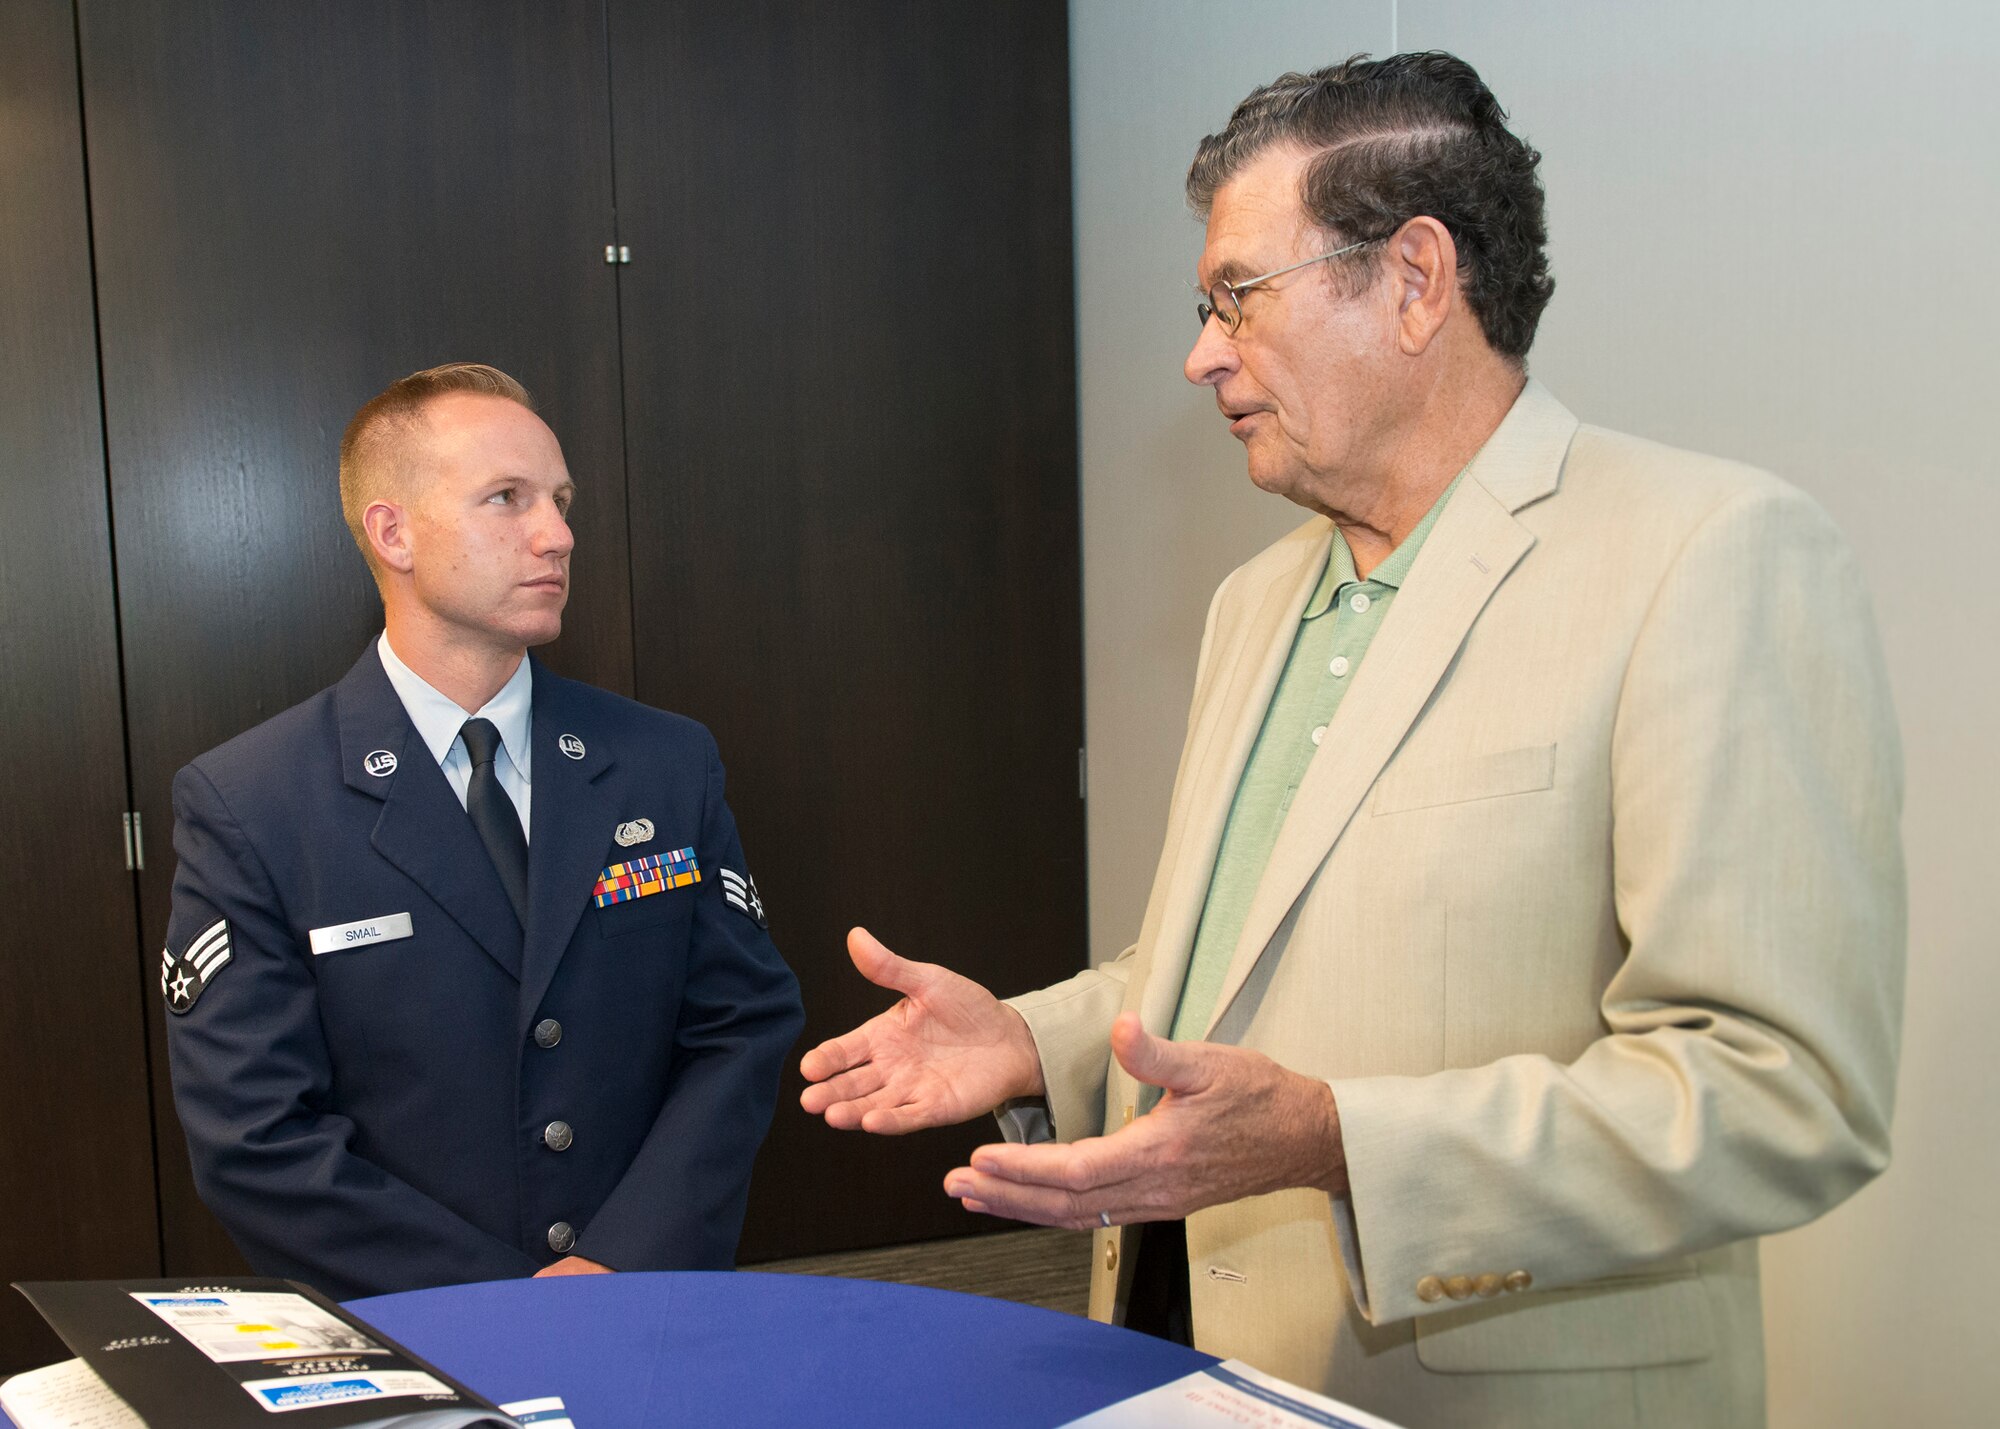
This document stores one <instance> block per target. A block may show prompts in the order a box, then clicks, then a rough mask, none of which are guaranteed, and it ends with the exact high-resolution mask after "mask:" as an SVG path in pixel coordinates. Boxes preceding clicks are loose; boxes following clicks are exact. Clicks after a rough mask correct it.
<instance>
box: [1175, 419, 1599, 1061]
mask: <svg viewBox="0 0 2000 1429" xmlns="http://www.w3.org/2000/svg"><path fill="white" fill-rule="evenodd" d="M1576 427H1577V422H1576V418H1575V417H1573V416H1571V415H1570V413H1569V412H1568V410H1567V409H1565V408H1564V407H1563V406H1562V404H1561V403H1559V402H1557V401H1556V400H1555V399H1554V398H1553V397H1551V396H1550V395H1549V394H1548V392H1547V390H1546V389H1544V388H1543V387H1542V386H1541V385H1540V384H1539V383H1536V382H1532V381H1531V382H1529V383H1528V384H1527V386H1526V388H1525V389H1524V390H1523V391H1522V394H1521V396H1520V397H1519V398H1518V399H1517V400H1516V402H1515V404H1514V406H1513V408H1512V409H1511V410H1510V411H1509V412H1508V414H1507V417H1506V419H1505V420H1503V421H1502V422H1501V424H1500V426H1499V427H1498V428H1497V429H1496V430H1495V431H1494V433H1493V435H1492V436H1491V437H1490V438H1488V440H1487V443H1486V445H1485V446H1484V447H1482V448H1481V449H1480V452H1479V454H1478V455H1477V456H1476V457H1474V458H1473V460H1472V463H1471V465H1470V467H1469V468H1468V469H1467V472H1466V477H1467V479H1466V480H1465V481H1463V482H1461V483H1460V484H1459V489H1458V492H1457V494H1456V495H1455V496H1454V497H1453V499H1452V502H1451V504H1450V505H1449V506H1447V507H1446V508H1445V510H1444V511H1443V513H1442V514H1441V515H1440V516H1439V517H1438V521H1437V524H1436V525H1435V526H1434V527H1433V528H1432V529H1431V533H1430V535H1429V537H1428V538H1427V539H1426V540H1425V542H1424V546H1423V550H1422V551H1421V552H1420V553H1419V554H1418V556H1417V561H1416V564H1415V565H1414V566H1413V567H1412V568H1411V570H1410V574H1409V578H1408V580H1407V582H1406V584H1405V586H1404V588H1403V590H1402V591H1401V592H1399V593H1398V595H1397V597H1396V601H1395V604H1394V605H1393V606H1391V607H1390V610H1389V615H1388V617H1387V619H1385V620H1384V621H1383V622H1382V628H1381V629H1380V630H1378V631H1377V632H1376V634H1375V638H1374V640H1373V642H1372V643H1371V644H1370V647H1369V650H1368V656H1367V658H1366V660H1364V661H1363V663H1362V666H1361V670H1360V672H1359V673H1358V674H1357V675H1356V676H1355V678H1354V687H1353V689H1351V690H1350V691H1348V693H1347V696H1346V698H1345V699H1343V700H1342V701H1341V705H1340V710H1339V712H1338V713H1337V714H1336V715H1335V717H1334V720H1333V723H1332V724H1331V725H1330V726H1329V727H1328V729H1327V736H1326V740H1325V742H1324V743H1323V744H1322V745H1321V746H1320V750H1319V752H1318V753H1317V754H1316V755H1315V756H1314V757H1313V761H1312V763H1311V764H1310V765H1309V766H1308V767H1307V769H1306V774H1305V778H1304V780H1303V781H1302V782H1301V783H1300V785H1299V790H1298V793H1297V794H1296V795H1295V796H1294V797H1293V799H1292V806H1291V812H1290V813H1289V814H1288V815H1287V816H1286V819H1285V823H1284V826H1283V827H1282V828H1281V829H1280V830H1279V832H1278V841H1277V843H1276V845H1275V846H1274V847H1273V848H1272V850H1271V858H1270V861H1269V862H1268V863H1267V864H1266V865H1265V866H1264V874H1263V877H1262V878H1261V879H1260V880H1259V881H1258V884H1257V892H1256V895H1255V896H1254V897H1253V898H1252V900H1251V903H1250V912H1249V916H1248V917H1247V918H1246V919H1245V921H1244V925H1243V933H1242V936H1241V937H1240V938H1239V940H1238V942H1237V945H1236V951H1235V953H1234V955H1233V956H1232V957H1231V959H1230V964H1229V972H1228V975H1227V976H1226V977H1225V978H1224V980H1223V984H1222V991H1221V994H1220V996H1218V997H1217V999H1216V1004H1215V1011H1214V1013H1213V1014H1212V1015H1211V1016H1210V1018H1209V1024H1208V1031H1209V1032H1211V1033H1212V1032H1213V1031H1214V1028H1215V1025H1216V1023H1217V1022H1219V1021H1220V1020H1221V1019H1222V1017H1223V1015H1224V1014H1225V1013H1226V1012H1227V1011H1228V1010H1229V1004H1230V1002H1231V1001H1232V1000H1233V999H1234V998H1235V996H1236V994H1237V993H1238V992H1239V991H1241V989H1242V987H1243V984H1244V982H1245V981H1246V980H1247V979H1248V978H1249V976H1250V972H1251V970H1252V969H1253V968H1255V967H1256V965H1257V962H1258V960H1259V959H1260V958H1261V957H1262V956H1263V955H1264V952H1265V950H1266V949H1267V948H1268V946H1269V945H1270V941H1271V938H1272V935H1273V934H1274V933H1276V932H1277V930H1278V926H1279V924H1280V923H1282V922H1283V921H1284V919H1285V915H1286V914H1287V913H1288V912H1290V911H1291V908H1292V905H1293V904H1294V903H1295V902H1296V901H1297V900H1298V898H1299V895H1300V894H1301V893H1303V892H1304V890H1305V888H1306V885H1307V884H1308V883H1309V882H1311V880H1312V878H1313V875H1314V874H1315V873H1317V872H1318V871H1319V868H1320V866H1321V865H1322V864H1323V863H1324V862H1325V861H1326V858H1327V855H1328V853H1329V852H1331V850H1332V848H1333V845H1334V843H1335V842H1336V841H1337V840H1338V839H1339V838H1340V835H1341V833H1342V831H1343V830H1345V829H1346V827H1347V824H1348V821H1349V820H1350V819H1351V818H1352V817H1353V816H1354V811H1355V809H1356V808H1358V807H1359V806H1360V803H1361V800H1362V798H1363V797H1364V796H1365V795H1366V794H1367V792H1368V790H1369V789H1370V788H1372V787H1373V785H1374V783H1375V780H1376V778H1377V777H1378V776H1379V775H1380V774H1381V772H1382V769H1383V767H1384V766H1385V765H1386V764H1387V763H1388V762H1389V760H1390V758H1391V757H1392V756H1393V755H1394V754H1395V752H1396V750H1397V749H1398V747H1400V746H1401V744H1402V742H1403V737H1404V736H1405V735H1406V734H1408V733H1409V730H1410V727H1411V726H1412V725H1413V724H1414V723H1415V722H1416V719H1417V716H1418V715H1419V714H1420V713H1422V711H1423V708H1424V706H1425V704H1426V702H1428V701H1429V699H1430V698H1431V695H1432V694H1433V693H1434V692H1435V691H1436V689H1437V687H1438V683H1439V681H1440V680H1442V679H1443V678H1444V674H1445V671H1446V669H1447V668H1448V667H1449V666H1450V665H1451V662H1452V660H1453V658H1454V657H1455V656H1456V655H1457V653H1458V650H1459V647H1460V646H1461V645H1462V644H1464V642H1465V637H1466V634H1467V633H1468V632H1469V631H1470V630H1471V629H1472V625H1473V622H1474V621H1476V620H1477V619H1478V618H1479V613H1480V612H1481V611H1482V610H1484V609H1485V608H1486V603H1487V601H1488V600H1490V599H1491V598H1492V596H1493V592H1494V591H1496V590H1498V589H1499V588H1500V584H1501V582H1503V581H1504V580H1506V578H1507V576H1508V575H1509V573H1511V572H1512V571H1513V569H1514V567H1515V566H1516V565H1517V564H1519V562H1520V560H1521V558H1522V557H1523V556H1525V555H1526V554H1527V553H1528V550H1529V548H1530V547H1531V546H1533V545H1534V543H1535V538H1534V536H1533V534H1532V533H1530V532H1529V530H1528V528H1527V527H1526V526H1524V525H1522V524H1521V523H1520V522H1519V521H1517V520H1516V519H1515V518H1514V513H1515V512H1516V511H1518V510H1520V509H1521V508H1522V507H1523V506H1525V505H1527V504H1528V503H1530V502H1532V501H1536V500H1539V499H1541V498H1542V497H1544V496H1547V495H1549V494H1550V493H1551V492H1553V491H1554V490H1555V489H1556V486H1557V484H1558V481H1559V479H1560V476H1561V471H1562V461H1563V457H1564V455H1565V454H1566V453H1567V452H1568V450H1569V443H1570V439H1571V438H1572V437H1573V436H1574V435H1575V432H1576ZM1296 623H1297V612H1296V611H1295V612H1294V618H1293V622H1292V626H1288V627H1286V628H1285V629H1284V630H1283V631H1282V632H1281V634H1282V637H1283V641H1282V643H1283V644H1284V645H1285V647H1286V648H1287V649H1289V646H1290V641H1291V637H1292V635H1293V633H1294V628H1293V627H1295V626H1296ZM1280 666H1281V668H1282V657H1281V660H1280ZM1276 678H1277V677H1276V675H1275V674H1273V675H1272V677H1271V679H1270V680H1269V681H1268V682H1267V684H1266V687H1265V689H1264V691H1263V697H1262V699H1261V700H1260V701H1259V702H1258V703H1257V705H1256V706H1255V707H1254V709H1253V710H1251V711H1250V712H1249V713H1248V715H1247V717H1245V718H1244V719H1243V725H1244V729H1243V730H1239V731H1238V734H1239V738H1240V739H1241V740H1242V742H1243V744H1244V748H1245V757H1246V758H1247V751H1248V748H1249V741H1250V740H1251V739H1254V738H1255V735H1256V730H1257V727H1258V726H1259V725H1261V723H1262V721H1263V717H1264V712H1265V710H1266V709H1267V708H1268V707H1269V705H1270V691H1271V688H1274V687H1275V684H1276ZM1237 768H1238V770H1239V771H1240V769H1241V762H1240V761H1239V763H1238V765H1237ZM1233 788H1234V783H1233V781H1232V784H1231V789H1232V790H1233ZM1225 816H1226V804H1225ZM1217 836H1218V837H1219V836H1220V832H1219V830H1218V835H1217ZM1211 857H1212V855H1211ZM1202 888H1203V890H1204V891H1205V890H1206V881H1205V880H1204V881H1202ZM1174 993H1175V996H1178V993H1179V984H1178V983H1175V985H1174Z"/></svg>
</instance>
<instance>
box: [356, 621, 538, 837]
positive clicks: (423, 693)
mask: <svg viewBox="0 0 2000 1429" xmlns="http://www.w3.org/2000/svg"><path fill="white" fill-rule="evenodd" d="M375 648H376V649H377V650H379V651H380V652H381V654H382V669H383V670H384V671H385V672H386V673H387V674H388V676H389V683H390V684H391V685H393V686H394V687H395V690H396V697H397V698H398V699H400V700H402V702H403V708H404V709H405V710H407V711H408V712H409V716H410V723H411V724H413V725H415V726H416V727H417V737H418V738H419V739H421V740H423V742H424V744H425V746H426V747H427V748H429V750H430V752H431V757H432V758H433V759H435V760H437V762H438V768H440V769H442V770H444V777H445V778H446V779H447V780H449V781H450V783H451V787H452V792H453V793H455V794H457V795H458V802H459V804H460V805H461V806H463V805H464V803H465V791H466V789H467V788H468V787H469V786H470V785H471V783H472V759H471V756H470V755H468V754H467V753H466V752H465V741H464V740H462V739H460V738H459V737H458V732H459V731H460V730H461V729H463V728H464V727H465V722H466V721H467V720H468V719H490V720H492V721H493V727H494V728H495V729H497V730H499V731H500V754H499V757H498V758H496V759H495V760H494V761H493V764H494V770H493V772H494V773H496V774H498V775H499V776H500V787H501V788H502V789H505V790H506V791H507V797H508V798H509V799H512V800H513V801H514V812H515V813H517V814H519V815H520V816H521V835H522V837H523V838H525V837H527V834H528V800H529V797H530V795H531V794H532V793H533V792H534V790H533V784H532V781H531V776H530V774H529V769H530V764H531V755H530V752H529V749H528V724H529V718H530V716H531V715H532V713H533V711H534V672H533V671H532V670H531V668H530V666H529V661H528V658H527V656H525V655H524V656H522V657H521V665H520V668H519V669H517V670H515V671H514V673H513V674H512V675H511V676H510V677H509V678H508V680H507V683H506V684H504V685H502V686H501V687H500V693H499V694H497V695H495V696H494V697H493V698H492V699H490V700H488V701H487V702H486V703H485V704H484V705H483V706H481V707H480V709H479V710H478V712H477V713H476V714H470V715H468V714H467V713H466V712H465V711H464V710H463V709H461V708H459V705H458V702H457V701H455V700H453V699H452V698H451V697H450V696H449V695H446V694H443V693H441V692H440V691H439V690H438V689H437V688H436V687H435V686H433V685H431V684H430V682H429V681H427V680H425V679H424V677H423V676H422V675H419V674H418V673H417V672H416V671H415V670H412V669H411V668H410V667H409V666H408V665H405V664H404V663H403V662H402V660H401V659H400V658H399V657H398V656H397V654H396V652H395V651H394V650H392V649H390V648H389V632H388V631H386V630H385V631H383V632H382V638H381V639H380V640H378V641H376V642H375Z"/></svg>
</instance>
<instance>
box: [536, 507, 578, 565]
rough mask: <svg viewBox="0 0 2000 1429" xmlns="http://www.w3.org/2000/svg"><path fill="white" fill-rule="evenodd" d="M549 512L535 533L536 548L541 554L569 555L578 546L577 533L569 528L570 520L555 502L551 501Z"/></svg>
mask: <svg viewBox="0 0 2000 1429" xmlns="http://www.w3.org/2000/svg"><path fill="white" fill-rule="evenodd" d="M548 511H549V514H548V516H547V518H546V519H545V520H543V522H542V523H541V529H540V530H539V531H537V532H536V533H535V550H536V552H537V553H538V554H540V555H547V556H567V555H568V554H569V553H570V551H571V550H572V549H574V547H575V546H576V534H575V533H574V532H573V531H571V530H570V529H569V520H568V518H567V517H565V516H564V515H563V513H562V511H561V509H560V508H558V507H557V506H556V505H555V503H554V502H550V503H549V508H548Z"/></svg>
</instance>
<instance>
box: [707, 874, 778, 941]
mask: <svg viewBox="0 0 2000 1429" xmlns="http://www.w3.org/2000/svg"><path fill="white" fill-rule="evenodd" d="M716 871H717V872H718V873H720V874H721V875H722V896H723V897H724V898H726V899H728V900H729V906H730V907H731V908H734V909H735V910H736V911H737V912H739V913H741V914H742V915H743V916H744V917H746V918H748V919H749V920H750V921H751V922H753V923H755V924H756V925H757V926H758V927H760V928H768V927H770V926H771V924H770V922H769V921H768V920H767V919H766V918H765V917H764V900H763V899H761V898H759V897H758V896H757V880H756V879H754V878H751V877H749V876H747V875H745V874H741V873H738V872H737V871H736V870H735V869H733V868H720V867H718V868H717V870H716Z"/></svg>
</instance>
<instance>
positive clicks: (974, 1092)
mask: <svg viewBox="0 0 2000 1429" xmlns="http://www.w3.org/2000/svg"><path fill="white" fill-rule="evenodd" d="M847 953H848V956H849V957H851V958H853V959H854V966H855V967H857V968H859V969H860V970H861V975H862V976H863V977H865V978H867V979H868V981H870V982H872V983H874V984H875V985H876V986H878V987H886V988H888V989H889V990H890V991H891V992H900V993H901V994H903V997H902V1001H900V1002H898V1003H897V1004H896V1005H895V1006H894V1007H891V1008H890V1009H889V1010H888V1011H887V1012H884V1013H882V1014H880V1015H879V1016H875V1017H871V1018H869V1019H868V1020H867V1021H866V1022H864V1023H862V1024H861V1025H860V1026H859V1027H857V1028H855V1029H854V1030H853V1031H852V1032H849V1033H848V1034H847V1035H846V1036H844V1037H836V1038H834V1039H833V1040H832V1041H830V1042H822V1043H820V1044H819V1046H817V1047H815V1048H813V1049H812V1051H810V1052H808V1053H806V1055H805V1057H804V1059H803V1060H801V1061H800V1063H799V1070H800V1071H801V1072H803V1073H805V1078H806V1080H807V1081H808V1082H811V1083H813V1085H812V1086H809V1087H807V1088H806V1089H805V1091H804V1093H803V1094H801V1096H800V1097H799V1105H800V1106H803V1107H804V1108H805V1109H806V1110H807V1111H809V1112H812V1113H813V1114H814V1115H817V1116H824V1117H825V1118H826V1124H827V1125H828V1126H831V1127H835V1128H838V1129H839V1130H841V1131H852V1130H854V1129H855V1128H856V1127H859V1128H860V1129H861V1130H863V1131H872V1132H877V1133H880V1134H883V1135H888V1136H897V1135H901V1134H902V1133H903V1132H906V1131H920V1130H922V1129H923V1128H925V1127H929V1126H949V1125H951V1124H953V1123H955V1122H961V1121H966V1120H969V1119H970V1118H972V1117H975V1116H978V1115H979V1114H980V1113H981V1112H987V1111H991V1110H993V1108H994V1107H996V1106H998V1105H999V1104H1000V1103H1001V1102H1003V1101H1006V1100H1007V1099H1008V1098H1009V1097H1025V1096H1034V1095H1035V1094H1037V1093H1038V1092H1040V1091H1041V1090H1042V1064H1041V1059H1040V1058H1039V1056H1038V1055H1037V1054H1036V1052H1035V1039H1034V1038H1033V1037H1032V1036H1031V1035H1030V1034H1029V1032H1028V1024H1027V1023H1026V1022H1025V1021H1023V1020H1022V1018H1021V1014H1020V1013H1018V1012H1016V1011H1014V1009H1013V1008H1011V1007H1008V1006H1007V1005H1006V1004H1004V1003H1002V1002H1001V1001H1000V1000H999V999H998V998H996V997H994V996H993V994H992V993H990V992H988V991H987V990H986V989H985V988H983V987H981V986H980V985H979V984H978V983H976V982H974V981H972V980H971V979H970V978H964V977H960V976H959V975H958V974H957V973H955V972H952V971H951V970H950V969H948V968H942V967H939V966H938V965H937V964H936V963H917V962H910V961H908V960H907V959H904V958H899V957H897V956H896V955H895V954H894V953H892V952H890V951H889V950H888V949H887V948H885V947H883V946H882V944H881V943H880V942H878V941H877V940H876V939H875V938H874V936H873V935H872V934H870V933H869V932H868V931H867V930H866V929H864V928H855V929H853V930H852V931H851V932H849V933H848V935H847Z"/></svg>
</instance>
